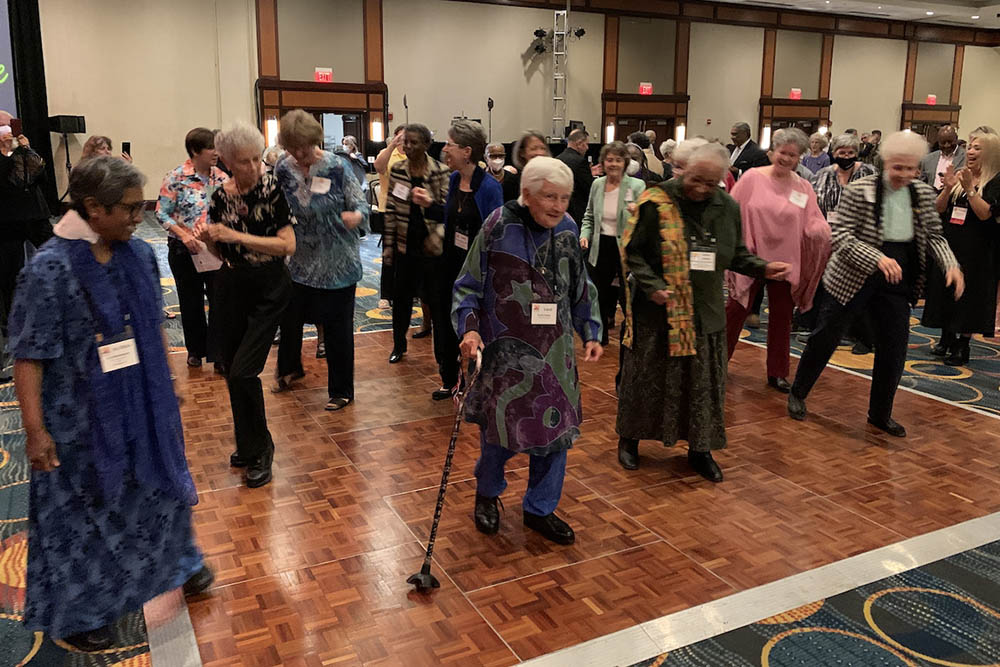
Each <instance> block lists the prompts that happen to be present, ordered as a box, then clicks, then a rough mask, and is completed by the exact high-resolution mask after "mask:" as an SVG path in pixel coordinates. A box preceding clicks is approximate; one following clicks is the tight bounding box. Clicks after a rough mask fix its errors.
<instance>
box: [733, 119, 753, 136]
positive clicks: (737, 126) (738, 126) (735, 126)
mask: <svg viewBox="0 0 1000 667" xmlns="http://www.w3.org/2000/svg"><path fill="white" fill-rule="evenodd" d="M733 129H734V130H742V131H743V132H746V133H747V134H750V123H744V122H743V121H740V122H739V123H733Z"/></svg>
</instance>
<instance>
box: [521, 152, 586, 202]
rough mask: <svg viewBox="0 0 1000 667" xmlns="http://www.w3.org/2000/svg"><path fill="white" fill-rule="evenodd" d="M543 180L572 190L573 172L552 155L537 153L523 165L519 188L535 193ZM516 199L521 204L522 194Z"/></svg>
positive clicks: (569, 190)
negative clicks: (536, 155) (537, 154)
mask: <svg viewBox="0 0 1000 667" xmlns="http://www.w3.org/2000/svg"><path fill="white" fill-rule="evenodd" d="M545 181H548V182H549V183H551V184H552V185H554V186H556V187H557V188H559V189H561V190H565V191H566V192H572V191H573V172H572V171H570V169H569V167H567V166H566V163H565V162H563V161H562V160H557V159H555V158H554V157H546V156H544V155H539V156H538V157H536V158H535V159H533V160H532V161H531V162H529V163H528V164H526V165H524V171H522V172H521V190H522V192H523V191H524V190H527V191H528V192H530V193H531V194H535V193H536V192H538V191H539V190H541V189H542V185H543V184H544V183H545ZM517 201H518V203H519V204H521V205H522V206H523V205H524V195H523V194H522V195H521V196H520V197H518V200H517Z"/></svg>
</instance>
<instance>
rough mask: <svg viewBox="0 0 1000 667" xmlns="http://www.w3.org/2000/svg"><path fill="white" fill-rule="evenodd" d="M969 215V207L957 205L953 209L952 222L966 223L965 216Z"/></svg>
mask: <svg viewBox="0 0 1000 667" xmlns="http://www.w3.org/2000/svg"><path fill="white" fill-rule="evenodd" d="M967 215H969V209H967V208H964V207H962V206H956V207H955V208H953V209H952V210H951V224H953V225H964V224H965V217H966V216H967Z"/></svg>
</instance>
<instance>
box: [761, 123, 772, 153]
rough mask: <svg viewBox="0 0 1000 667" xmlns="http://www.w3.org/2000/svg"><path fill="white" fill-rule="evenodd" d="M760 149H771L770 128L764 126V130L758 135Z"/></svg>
mask: <svg viewBox="0 0 1000 667" xmlns="http://www.w3.org/2000/svg"><path fill="white" fill-rule="evenodd" d="M760 147H761V148H762V149H763V150H765V151H766V150H767V149H768V148H770V147H771V126H770V125H765V126H764V129H763V130H761V133H760Z"/></svg>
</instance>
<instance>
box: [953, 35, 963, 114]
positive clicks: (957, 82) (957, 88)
mask: <svg viewBox="0 0 1000 667" xmlns="http://www.w3.org/2000/svg"><path fill="white" fill-rule="evenodd" d="M964 65H965V46H964V45H962V44H958V45H957V46H956V47H955V64H954V65H953V66H952V70H951V100H950V102H951V104H958V103H959V102H960V101H961V100H960V99H959V97H960V96H961V94H962V68H963V67H964Z"/></svg>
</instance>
